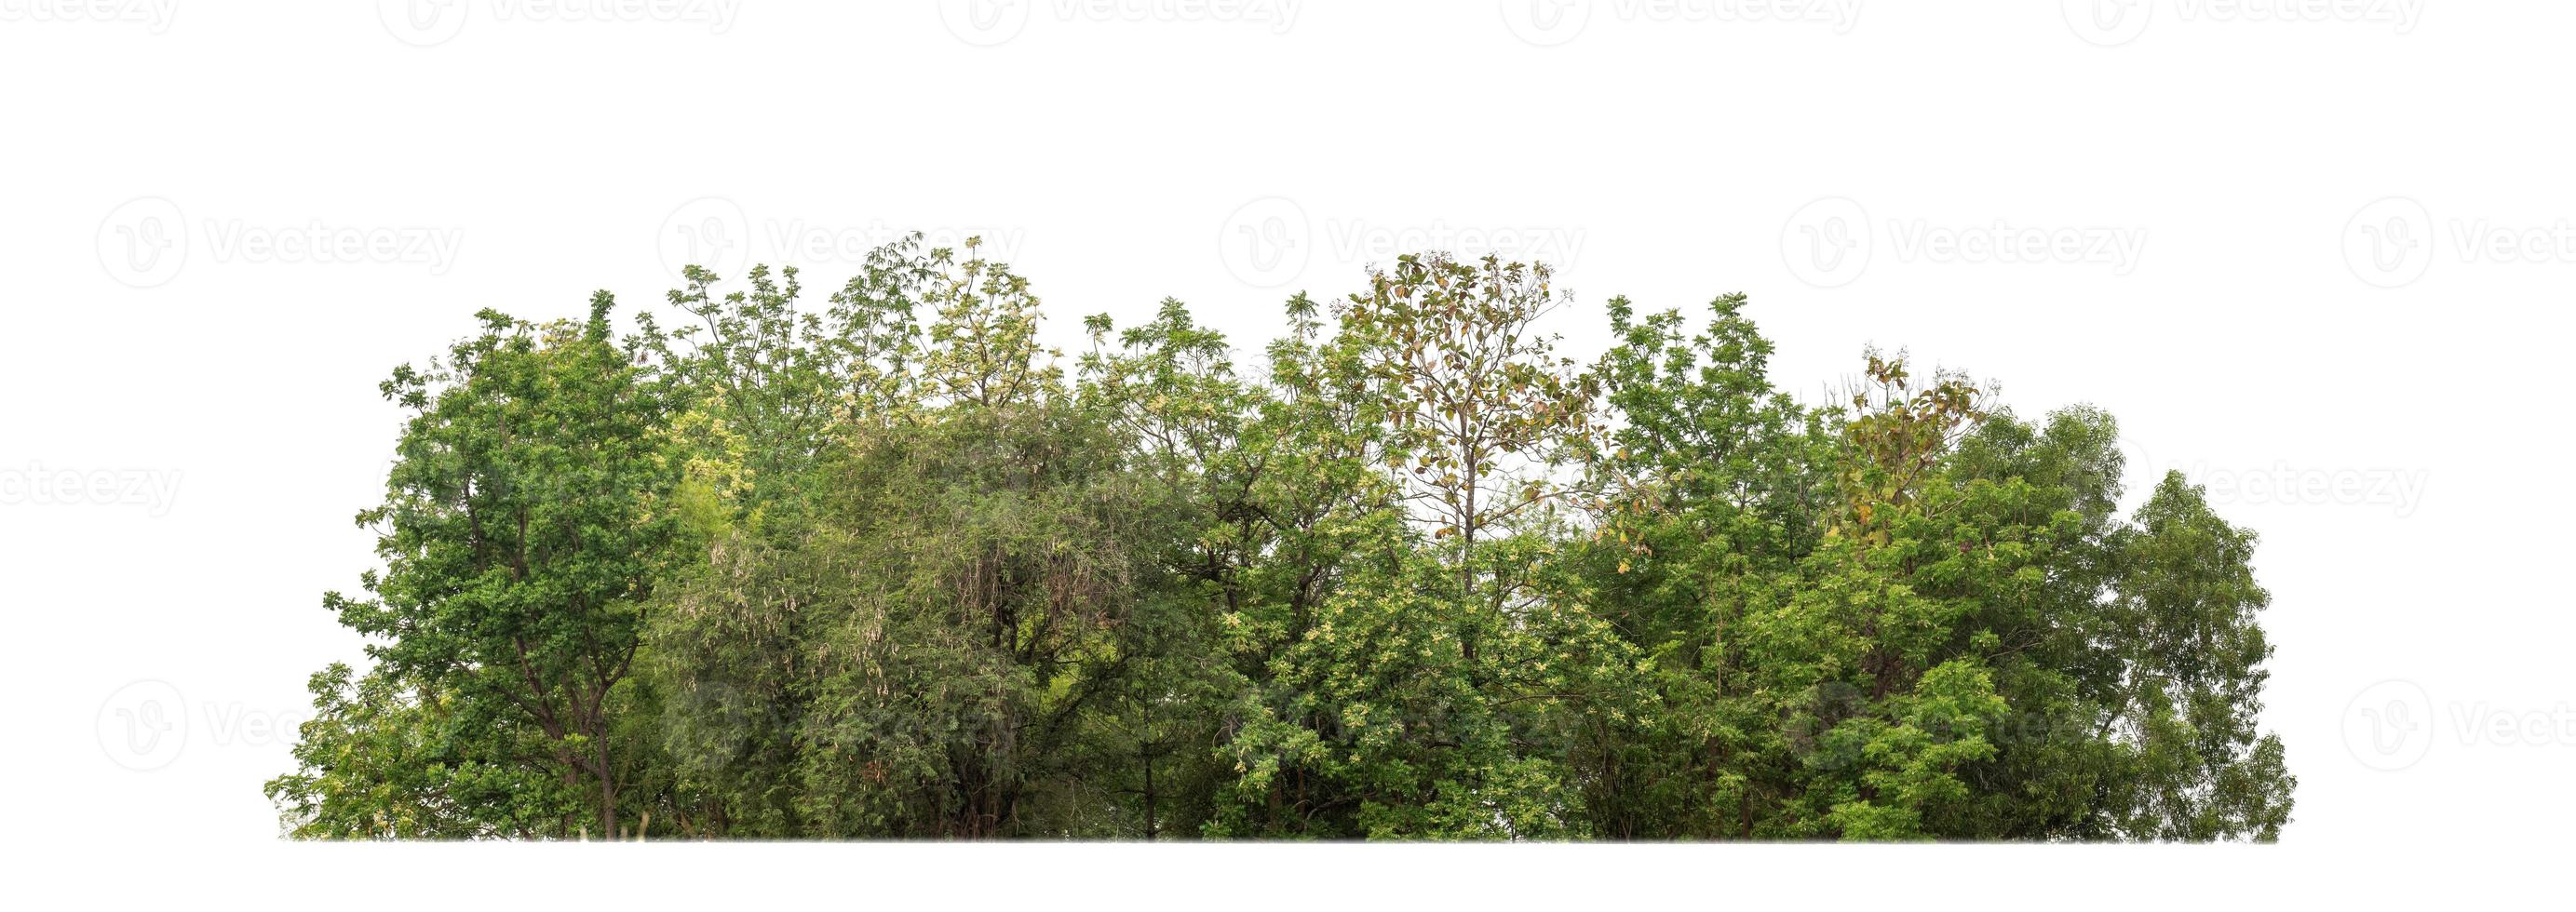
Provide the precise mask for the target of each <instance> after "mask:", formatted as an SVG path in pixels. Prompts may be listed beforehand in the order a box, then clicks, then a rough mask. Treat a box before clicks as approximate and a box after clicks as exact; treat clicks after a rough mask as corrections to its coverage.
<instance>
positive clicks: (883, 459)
mask: <svg viewBox="0 0 2576 912" xmlns="http://www.w3.org/2000/svg"><path fill="white" fill-rule="evenodd" d="M1551 278H1552V277H1551V274H1550V271H1549V269H1548V268H1547V267H1546V266H1544V265H1537V264H1519V263H1507V262H1501V261H1498V260H1496V259H1493V258H1490V257H1489V258H1485V259H1482V260H1480V261H1466V260H1460V259H1457V258H1454V257H1451V256H1448V255H1444V254H1422V255H1415V256H1405V257H1401V258H1399V259H1398V260H1397V261H1395V262H1394V263H1392V264H1389V265H1387V266H1385V267H1383V268H1377V269H1373V270H1371V272H1370V274H1369V275H1367V276H1366V277H1365V282H1364V283H1363V287H1361V289H1360V290H1358V291H1357V292H1354V293H1352V294H1349V295H1347V296H1344V297H1340V298H1336V299H1332V300H1329V301H1326V302H1320V303H1319V302H1318V301H1316V300H1314V299H1311V298H1309V297H1307V296H1306V295H1303V294H1300V295H1298V296H1296V297H1294V298H1292V299H1291V300H1289V301H1288V302H1287V305H1286V308H1287V311H1286V313H1287V318H1288V331H1287V332H1286V334H1285V335H1283V336H1282V337H1281V338H1278V339H1275V340H1271V341H1270V342H1269V343H1268V344H1267V346H1266V347H1265V348H1263V349H1261V350H1260V351H1259V352H1258V356H1259V357H1258V363H1257V365H1255V366H1252V367H1249V368H1244V369H1238V367H1237V358H1238V357H1240V356H1242V355H1243V354H1244V353H1243V352H1239V351H1238V350H1237V349H1236V348H1235V347H1234V345H1233V344H1232V343H1231V341H1230V340H1228V339H1226V338H1224V337H1223V336H1222V335H1220V334H1218V333H1216V332H1214V331H1212V330H1210V329H1209V328H1207V327H1206V326H1204V325H1202V324H1200V323H1199V322H1198V321H1197V320H1195V319H1194V318H1193V317H1192V315H1191V313H1190V311H1189V310H1188V308H1187V307H1185V306H1184V305H1183V304H1181V303H1180V302H1178V301H1165V302H1163V303H1162V305H1161V306H1160V307H1159V308H1157V309H1156V310H1155V311H1154V312H1153V315H1152V317H1151V318H1150V319H1148V320H1146V321H1144V322H1142V323H1138V324H1136V325H1132V326H1119V325H1116V324H1115V323H1114V322H1113V321H1112V320H1111V319H1110V318H1109V317H1107V316H1094V317H1090V318H1088V319H1086V320H1084V321H1083V324H1082V325H1083V327H1084V328H1085V330H1086V331H1087V335H1088V337H1089V340H1090V341H1089V346H1088V350H1086V351H1081V352H1079V353H1077V354H1075V355H1074V356H1072V357H1070V358H1068V357H1066V356H1065V355H1064V354H1063V353H1062V352H1059V351H1054V350H1049V349H1046V348H1044V347H1043V346H1042V345H1041V343H1040V332H1039V326H1040V324H1039V321H1040V318H1041V316H1040V302H1039V299H1038V298H1037V296H1036V294H1035V292H1034V286H1032V284H1031V283H1030V282H1029V281H1028V280H1027V279H1025V278H1023V277H1021V276H1019V275H1017V274H1016V273H1014V272H1012V271H1011V269H1010V268H1009V267H1008V266H1007V265H1006V264H1002V263H998V262H993V261H989V260H987V259H984V258H983V257H982V256H981V255H980V252H979V250H978V248H977V245H975V244H973V243H972V242H970V243H968V244H967V245H966V246H965V247H964V248H963V249H944V248H943V249H926V248H925V247H924V245H923V244H922V242H921V241H920V240H919V239H918V238H917V237H916V238H911V239H906V240H904V241H900V242H897V243H895V244H891V245H888V246H886V247H884V248H881V249H879V250H877V251H875V252H874V253H872V254H871V255H870V256H869V258H868V261H867V262H866V263H865V264H864V266H863V268H862V269H861V270H860V273H859V274H858V275H857V276H855V277H853V278H851V279H850V280H849V281H848V282H847V284H845V285H843V286H842V287H841V288H840V289H839V290H838V291H836V292H833V293H831V294H829V295H828V296H825V298H824V299H823V300H822V301H820V302H808V301H807V300H806V295H805V292H804V289H803V287H802V286H801V284H800V283H799V277H798V273H797V270H795V269H793V268H788V269H784V270H779V271H775V272H773V271H771V270H769V269H767V268H766V267H755V268H753V269H752V270H751V271H750V274H749V275H748V276H745V277H741V278H740V279H739V280H737V281H738V282H739V283H740V287H731V286H730V285H729V283H728V282H726V281H725V280H724V279H723V278H721V277H718V276H716V275H713V274H710V273H708V272H706V271H704V270H702V269H696V268H692V269H691V270H689V271H688V273H687V278H686V282H685V284H684V287H683V288H681V289H679V290H676V291H673V292H671V293H670V295H669V297H668V300H667V302H666V303H667V307H665V308H662V309H659V310H658V311H647V312H642V313H637V314H635V315H634V317H633V325H634V329H633V330H632V331H631V332H629V333H627V334H626V335H624V336H622V337H620V336H616V335H615V331H614V330H613V329H612V326H611V322H610V317H611V311H612V309H613V306H614V302H613V301H612V299H611V298H610V297H609V295H608V294H607V293H605V292H602V293H600V294H599V295H597V296H596V297H595V298H594V299H593V300H592V303H591V307H590V311H589V317H588V319H587V320H586V321H584V322H579V323H573V322H558V323H546V324H532V323H529V322H526V321H521V320H517V319H513V318H511V317H509V316H506V315H504V314H501V313H497V312H492V311H485V312H483V313H482V314H481V324H482V329H481V332H480V333H479V334H477V335H475V336H473V337H471V338H468V339H465V340H463V341H460V342H457V343H455V344H454V345H453V346H451V347H450V348H449V349H448V351H447V352H446V354H444V355H443V356H441V357H439V358H437V359H435V360H433V361H431V362H429V363H428V366H427V367H425V368H414V367H412V366H409V365H405V366H403V367H399V368H396V369H395V370H394V372H393V375H392V378H391V379H389V380H387V381H386V382H385V383H384V384H383V385H382V391H383V393H384V395H385V397H386V398H387V399H388V400H389V401H391V402H393V403H395V404H397V405H398V406H399V407H401V408H402V409H404V410H405V411H406V412H407V413H408V414H409V417H408V419H407V421H406V423H405V424H404V426H403V429H402V433H401V436H400V438H399V440H398V442H397V444H396V449H395V453H396V460H395V462H394V464H393V468H392V469H391V471H390V472H389V474H388V477H387V479H386V486H385V495H384V501H383V502H382V503H381V504H380V505H377V506H375V507H371V508H369V509H367V510H365V511H363V512H361V513H360V514H359V516H358V521H359V523H360V525H361V526H363V527H364V528H366V529H368V530H370V531H372V532H373V534H375V535H376V537H377V551H378V554H379V556H380V557H381V558H382V560H383V564H384V565H383V567H382V568H381V569H380V570H378V571H370V572H368V573H366V574H364V575H362V577H361V585H362V587H363V593H362V594H361V595H358V596H344V595H341V594H339V593H332V594H330V595H328V596H326V597H325V603H326V605H327V606H328V607H329V608H330V609H331V610H332V611H333V612H335V613H336V615H337V617H338V618H339V620H340V622H341V623H342V624H345V625H347V626H348V627H350V628H351V629H353V630H355V631H357V632H359V633H361V634H364V635H366V637H367V638H368V644H369V645H368V647H367V654H368V656H369V658H370V660H371V661H370V663H369V667H367V668H365V669H363V670H360V669H353V668H350V667H348V666H346V665H333V666H332V667H330V668H328V669H326V670H324V671H322V672H321V673H318V674H316V675H314V676H313V678H312V685H311V686H312V690H313V693H314V697H315V705H316V708H317V710H318V711H317V713H316V716H315V717H314V719H313V720H312V721H311V722H309V723H307V724H306V725H305V726H304V727H303V730H302V739H301V741H300V743H299V744H298V745H297V747H296V749H295V756H296V759H297V761H298V764H299V766H298V769H297V770H296V771H294V772H293V773H290V774H288V775H285V776H281V777H279V778H277V779H275V780H272V781H271V782H270V783H269V784H268V793H269V795H270V796H271V798H272V799H273V800H274V801H275V802H276V803H277V804H278V806H279V808H280V811H281V814H282V816H283V822H284V826H285V828H286V830H287V832H288V833H289V835H291V836H294V837H298V838H327V839H385V838H434V839H474V838H514V839H564V838H654V839H662V838H763V839H813V838H825V839H833V838H1022V839H1174V838H1258V839H1407V840H1446V839H1652V840H1673V839H1681V840H1723V839H1754V840H1922V839H1965V840H2173V841H2209V840H2271V839H2274V838H2277V836H2278V835H2279V833H2280V830H2281V827H2282V826H2283V825H2284V824H2286V823H2287V822H2288V820H2289V816H2290V808H2291V792H2292V789H2293V787H2294V786H2295V784H2296V779H2295V778H2294V777H2292V776H2291V775H2290V774H2289V773H2288V772H2287V770H2286V768H2285V766H2284V761H2283V756H2282V750H2281V743H2280V741H2279V740H2278V739H2277V738H2275V737H2273V736H2270V735H2267V734H2263V733H2261V732H2260V731H2259V729H2258V725H2257V722H2258V715H2259V713H2260V710H2261V702H2260V698H2261V693H2262V687H2263V684H2264V680H2265V672H2264V671H2263V669H2262V664H2263V662H2264V661H2265V659H2266V658H2267V657H2269V655H2270V654H2271V647H2270V646H2269V645H2268V644H2267V643H2266V641H2265V639H2264V635H2263V631H2262V628H2261V627H2260V626H2259V624H2258V623H2257V614H2258V612H2259V611H2260V610H2261V609H2262V608H2263V607H2264V605H2265V604H2266V602H2267V600H2268V598H2269V597H2268V595H2267V594H2266V593H2265V592H2264V590H2263V589H2262V587H2261V586H2260V585H2258V584H2257V583H2256V582H2255V580H2254V577H2253V573H2252V571H2251V561H2252V557H2253V548H2254V542H2255V536H2254V534H2253V533H2252V532H2251V531H2248V530H2246V529H2243V528H2240V527H2237V526H2234V525H2231V524H2230V523H2228V522H2227V521H2226V520H2225V519H2223V518H2221V517H2219V516H2218V515H2217V514H2216V513H2215V512H2213V511H2212V509H2211V507H2210V504H2209V503H2208V501H2207V499H2206V498H2205V497H2204V496H2203V494H2202V491H2201V489H2200V488H2198V487H2196V486H2194V485H2192V484H2191V483H2190V482H2189V480H2188V479H2186V478H2184V477H2182V476H2181V475H2180V474H2169V475H2167V476H2165V477H2163V478H2160V479H2149V480H2148V483H2149V484H2151V485H2152V494H2151V495H2150V496H2148V497H2147V499H2146V500H2145V502H2144V505H2143V506H2141V507H2139V508H2138V509H2137V510H2136V511H2135V513H2134V514H2133V515H2130V516H2122V515H2120V512H2119V503H2120V500H2121V495H2122V490H2123V488H2122V486H2123V482H2124V473H2123V469H2124V466H2123V465H2122V459H2121V453H2120V449H2119V446H2118V444H2117V437H2118V434H2117V429H2116V425H2115V424H2114V423H2113V420H2112V418H2111V416H2110V415H2108V414H2105V413H2104V412H2102V411H2100V410H2097V409H2093V408H2090V407H2083V406H2077V407H2071V408H2067V409H2064V410H2061V411H2057V412H2053V413H2050V414H2047V415H2045V416H2043V417H2041V418H2039V419H2037V420H2027V419H2024V418H2021V417H2018V416H2017V415H2015V414H2014V413H2013V412H2012V411H2011V410H2010V409H2008V408H2006V407H2004V406H2002V405H2001V404H2000V403H1999V402H1998V401H1997V396H1996V392H1995V390H1993V389H1992V388H1989V387H1981V386H1979V385H1976V384H1973V383H1971V382H1969V381H1967V380H1966V379H1965V378H1964V377H1963V376H1961V375H1959V374H1956V373H1952V372H1931V373H1925V372H1922V371H1919V370H1918V369H1917V368H1915V367H1914V366H1913V365H1911V364H1909V363H1908V362H1907V361H1906V359H1905V358H1903V357H1901V356H1884V355H1881V354H1878V353H1874V352H1873V353H1871V354H1870V355H1869V356H1868V358H1867V359H1866V361H1865V363H1864V365H1863V367H1864V371H1863V373H1862V375H1861V379H1859V380H1858V381H1856V382H1854V383H1852V384H1851V387H1852V388H1851V389H1849V390H1848V392H1847V395H1845V396H1844V397H1843V398H1839V399H1836V400H1834V401H1828V402H1822V403H1807V402H1801V401H1799V400H1797V399H1796V398H1794V397H1792V396H1789V395H1787V394H1785V393H1783V392H1782V391H1781V390H1780V389H1779V387H1777V386H1776V385H1775V384H1774V382H1773V380H1772V378H1771V376H1770V374H1769V359H1770V355H1771V353H1772V345H1771V343H1770V342H1769V341H1768V340H1766V339H1764V338H1763V337H1762V336H1761V335H1760V334H1759V333H1758V332H1757V331H1756V329H1755V327H1754V325H1753V323H1752V321H1751V320H1750V319H1749V318H1748V317H1747V316H1746V315H1745V309H1746V300H1745V298H1744V297H1743V296H1742V295H1727V296H1723V297H1719V298H1717V299H1715V300H1714V301H1713V302H1711V303H1710V304H1709V305H1708V306H1707V307H1705V308H1702V309H1699V310H1697V311H1695V312H1689V313H1685V312H1682V311H1678V310H1667V311H1661V312H1647V313H1640V312H1639V311H1638V310H1637V309H1636V308H1635V307H1634V306H1633V305H1632V304H1631V303H1630V302H1628V301H1627V300H1626V299H1623V298H1622V299H1612V300H1610V301H1608V302H1607V304H1606V308H1605V309H1606V311H1607V317H1608V320H1609V326H1610V329H1611V331H1612V339H1613V344H1612V346H1611V347H1610V348H1609V350H1608V351H1607V352H1606V353H1604V354H1602V355H1601V356H1600V357H1598V358H1597V359H1592V360H1589V361H1578V360H1575V359H1573V358H1569V357H1567V356H1566V355H1564V354H1563V353H1562V352H1561V351H1560V350H1559V345H1558V343H1557V340H1556V338H1555V337H1554V336H1553V335H1551V334H1549V333H1547V332H1545V331H1544V329H1543V324H1544V323H1545V321H1546V320H1547V319H1550V318H1552V315H1562V314H1564V313H1566V312H1567V311H1569V310H1570V308H1566V307H1565V305H1566V304H1567V303H1568V302H1569V300H1570V299H1569V297H1568V296H1567V295H1566V294H1565V293H1563V292H1561V291H1559V290H1557V289H1556V288H1554V287H1553V285H1552V284H1551Z"/></svg>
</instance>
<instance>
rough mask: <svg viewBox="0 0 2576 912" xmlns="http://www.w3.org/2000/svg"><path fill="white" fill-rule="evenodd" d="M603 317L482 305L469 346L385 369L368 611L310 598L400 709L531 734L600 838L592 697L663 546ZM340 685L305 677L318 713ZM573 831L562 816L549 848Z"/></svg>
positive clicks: (608, 753) (633, 636)
mask: <svg viewBox="0 0 2576 912" xmlns="http://www.w3.org/2000/svg"><path fill="white" fill-rule="evenodd" d="M612 304H613V302H612V301H611V299H610V298H609V297H608V295H607V294H606V293H605V292H603V293H601V294H600V295H598V296H597V297H594V298H593V299H592V302H591V313H590V319H589V321H588V322H586V323H583V324H577V325H576V324H564V323H556V324H548V325H545V326H536V325H532V324H528V323H525V322H521V321H516V320H512V319H511V318H509V317H507V316H504V315H502V314H500V313H498V312H494V311H489V310H487V311H484V312H483V313H482V314H481V315H480V318H481V319H482V321H483V332H482V334H481V335H479V336H476V337H474V338H472V339H469V340H467V341H464V342H461V343H459V344H457V345H456V346H455V347H454V348H452V349H451V350H450V353H449V357H448V360H447V361H446V363H445V364H443V365H441V364H435V363H434V364H433V365H432V367H431V369H430V370H429V371H427V372H422V371H416V370H414V369H412V368H411V367H409V366H405V367H402V368H399V369H397V370H396V371H395V372H394V376H393V378H392V379H390V380H388V381H386V382H385V384H384V385H383V392H384V394H385V396H386V398H388V399H390V400H393V401H396V402H399V403H401V404H402V405H404V406H405V407H407V408H411V409H413V410H414V411H415V414H414V416H413V418H412V419H411V421H410V422H409V424H408V425H407V426H406V427H405V429H404V433H403V438H402V442H401V445H400V447H399V448H398V451H397V452H398V454H399V455H398V458H397V461H396V462H395V464H394V467H393V469H392V471H391V473H390V474H389V476H388V478H387V481H386V500H385V503H384V504H383V505H382V506H379V507H376V508H374V509H370V510H368V511H366V512H364V513H361V514H359V517H358V521H359V523H360V524H361V525H363V526H370V527H375V528H377V529H378V530H379V538H378V542H377V553H378V555H380V556H381V557H383V558H384V560H385V562H386V567H387V569H386V571H385V572H384V573H383V574H382V575H381V576H379V575H376V574H373V573H370V574H368V575H367V576H366V577H365V578H364V583H365V587H366V590H367V592H368V593H369V594H370V595H371V596H372V597H371V598H364V599H351V598H346V597H343V596H341V595H339V594H337V593H333V594H331V595H329V596H327V597H326V598H325V602H326V603H327V604H328V605H329V607H331V608H332V609H333V610H335V611H337V612H338V614H339V616H340V620H341V623H343V624H345V625H347V626H349V627H351V628H353V629H355V630H357V631H359V632H360V633H363V634H367V635H369V636H371V637H376V638H379V642H377V643H375V644H373V645H370V646H369V647H368V649H367V652H368V655H369V656H370V657H371V658H373V659H374V660H375V661H376V670H375V671H374V672H372V673H371V675H370V681H371V682H376V681H378V679H379V678H381V681H382V682H402V683H404V684H415V683H416V684H418V685H419V686H421V687H423V688H426V689H427V691H428V693H429V694H430V696H428V697H425V698H423V699H422V700H421V701H420V702H419V704H417V705H416V706H415V710H416V711H426V710H419V707H424V706H440V707H446V710H445V711H452V712H454V713H455V714H456V718H458V719H459V720H461V721H465V722H471V723H476V724H480V725H487V726H491V725H501V724H505V723H506V724H522V723H524V724H527V725H532V726H534V727H535V729H536V730H537V731H538V732H541V733H542V739H540V742H539V744H537V745H536V747H537V749H538V750H539V751H540V756H541V757H542V759H543V763H544V765H545V766H546V767H547V768H548V769H549V770H550V771H551V772H553V773H554V774H555V775H556V776H557V777H558V778H559V780H560V781H561V782H562V784H563V785H564V786H565V787H566V788H568V789H569V788H574V787H576V786H577V785H578V784H580V783H584V782H587V783H589V785H588V787H587V788H588V790H589V794H590V797H589V798H588V799H587V800H586V802H585V810H587V811H588V812H589V815H590V818H591V820H593V821H594V822H596V823H597V824H598V826H599V832H600V835H601V836H603V837H612V836H615V835H617V833H618V832H619V816H618V803H619V794H618V785H619V781H620V774H621V772H623V769H622V768H621V765H620V762H619V758H618V757H617V756H616V755H615V753H614V752H613V750H612V741H611V738H610V729H611V727H612V719H611V715H612V713H614V712H615V710H616V706H615V702H614V701H613V700H612V693H613V692H614V691H616V690H617V689H618V687H619V685H620V684H621V683H622V682H624V681H626V680H627V677H628V674H629V673H630V672H631V671H632V669H633V668H634V665H635V656H636V651H637V648H638V647H639V645H640V634H641V631H642V628H643V607H644V605H645V604H646V603H647V602H648V601H649V600H650V599H651V598H652V596H653V587H654V585H655V583H656V582H657V581H658V580H660V579H661V578H663V576H664V574H665V573H666V572H667V570H668V569H669V567H670V566H671V565H672V563H673V562H674V560H675V559H676V557H677V553H678V550H677V549H678V548H679V547H680V545H681V541H682V536H681V527H680V525H679V523H678V522H677V518H676V515H675V514H674V513H673V512H672V509H671V496H672V493H673V491H674V489H675V483H676V479H677V472H678V469H679V465H678V461H677V460H676V459H674V458H673V454H672V453H671V452H669V450H668V449H667V441H666V439H665V434H664V432H663V421H664V401H663V397H662V396H661V394H660V391H659V390H657V389H656V387H655V386H654V385H653V384H651V383H649V382H647V381H646V380H645V379H644V378H643V377H641V376H640V375H639V373H638V371H636V369H635V368H634V367H633V365H632V364H631V363H630V360H629V355H628V353H627V352H625V351H623V350H621V349H620V348H618V347H617V346H616V345H615V344H614V343H613V342H612V341H611V340H610V338H609V326H608V313H609V310H610V308H611V306H612ZM344 679H345V676H335V677H334V678H328V679H317V682H316V684H317V691H318V692H319V693H318V695H319V696H320V697H321V698H322V699H323V700H324V701H325V704H326V705H325V708H326V709H328V708H331V707H330V705H329V702H330V701H332V700H334V699H338V698H337V697H335V696H334V690H335V688H336V687H337V686H338V685H339V684H340V683H341V681H342V680H344ZM384 686H386V685H385V684H384V683H371V684H370V685H368V687H366V688H362V690H361V693H362V694H368V693H369V691H370V690H375V689H378V688H381V687H384ZM371 696H373V697H374V702H375V703H376V704H377V705H382V704H383V702H384V700H386V699H390V697H388V696H385V695H382V694H380V693H379V694H371ZM505 708H506V710H508V711H505ZM503 734H504V733H500V732H482V733H477V735H476V737H477V738H480V739H494V738H500V737H502V736H503ZM521 740H524V739H521ZM326 800H327V796H326ZM579 826H580V825H579V824H577V823H576V822H575V821H573V820H570V819H567V820H564V821H563V822H562V826H561V827H560V829H559V830H558V832H557V835H568V834H571V833H574V832H575V831H577V829H578V828H579Z"/></svg>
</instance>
